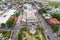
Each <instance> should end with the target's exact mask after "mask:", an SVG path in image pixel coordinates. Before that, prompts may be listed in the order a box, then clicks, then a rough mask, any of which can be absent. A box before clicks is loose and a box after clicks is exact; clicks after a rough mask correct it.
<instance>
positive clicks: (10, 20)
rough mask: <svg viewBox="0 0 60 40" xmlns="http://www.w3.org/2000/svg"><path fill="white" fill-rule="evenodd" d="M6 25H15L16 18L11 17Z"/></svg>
mask: <svg viewBox="0 0 60 40" xmlns="http://www.w3.org/2000/svg"><path fill="white" fill-rule="evenodd" d="M6 25H7V26H8V27H11V26H13V25H14V19H12V18H10V19H9V20H8V21H7V23H6Z"/></svg>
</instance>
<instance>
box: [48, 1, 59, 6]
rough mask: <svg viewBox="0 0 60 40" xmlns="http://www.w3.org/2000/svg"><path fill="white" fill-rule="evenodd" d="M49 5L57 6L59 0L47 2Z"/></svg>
mask: <svg viewBox="0 0 60 40" xmlns="http://www.w3.org/2000/svg"><path fill="white" fill-rule="evenodd" d="M48 3H49V5H50V6H59V5H60V2H48Z"/></svg>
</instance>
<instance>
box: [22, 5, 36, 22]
mask: <svg viewBox="0 0 60 40" xmlns="http://www.w3.org/2000/svg"><path fill="white" fill-rule="evenodd" d="M36 13H37V10H36V9H33V7H32V5H31V4H24V13H23V19H22V20H23V21H24V22H26V21H27V22H37V17H36V15H35V14H36ZM26 19H27V20H26Z"/></svg>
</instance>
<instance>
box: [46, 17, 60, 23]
mask: <svg viewBox="0 0 60 40" xmlns="http://www.w3.org/2000/svg"><path fill="white" fill-rule="evenodd" d="M46 21H47V22H48V23H49V24H50V23H54V24H60V21H58V20H57V19H56V18H49V19H46Z"/></svg>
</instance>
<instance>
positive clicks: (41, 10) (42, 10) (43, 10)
mask: <svg viewBox="0 0 60 40" xmlns="http://www.w3.org/2000/svg"><path fill="white" fill-rule="evenodd" d="M47 10H49V9H46V8H41V9H40V10H39V12H42V13H47Z"/></svg>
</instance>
